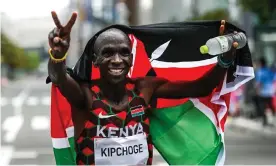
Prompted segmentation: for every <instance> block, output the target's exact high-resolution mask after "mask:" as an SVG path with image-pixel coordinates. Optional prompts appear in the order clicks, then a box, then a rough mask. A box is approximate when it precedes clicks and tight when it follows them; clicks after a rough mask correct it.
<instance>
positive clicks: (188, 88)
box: [152, 65, 227, 99]
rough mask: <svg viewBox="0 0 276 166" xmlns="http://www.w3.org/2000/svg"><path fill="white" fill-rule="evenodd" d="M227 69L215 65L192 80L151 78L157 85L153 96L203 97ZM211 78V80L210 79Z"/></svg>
mask: <svg viewBox="0 0 276 166" xmlns="http://www.w3.org/2000/svg"><path fill="white" fill-rule="evenodd" d="M226 71H227V69H225V68H222V67H220V66H219V65H216V66H215V67H214V68H213V69H211V70H210V71H209V72H208V73H206V74H205V75H204V76H203V77H201V78H199V79H197V80H194V81H174V82H172V81H169V80H165V79H162V78H156V79H155V78H153V79H152V82H153V83H152V84H154V85H157V86H156V87H155V90H154V92H153V96H154V97H157V98H167V99H170V98H176V99H178V98H186V97H192V98H193V97H205V96H208V95H209V94H210V93H211V92H212V91H213V90H214V88H215V87H216V86H217V85H218V84H219V83H220V82H221V80H223V78H224V76H225V73H226ZM210 80H213V81H210Z"/></svg>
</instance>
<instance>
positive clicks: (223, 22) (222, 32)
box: [219, 20, 225, 35]
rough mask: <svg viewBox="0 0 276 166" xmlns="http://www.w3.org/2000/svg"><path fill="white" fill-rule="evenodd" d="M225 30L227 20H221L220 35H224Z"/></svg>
mask: <svg viewBox="0 0 276 166" xmlns="http://www.w3.org/2000/svg"><path fill="white" fill-rule="evenodd" d="M224 31H225V20H221V22H220V27H219V35H223V34H224Z"/></svg>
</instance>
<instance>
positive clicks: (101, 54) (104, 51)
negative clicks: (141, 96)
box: [94, 31, 132, 84]
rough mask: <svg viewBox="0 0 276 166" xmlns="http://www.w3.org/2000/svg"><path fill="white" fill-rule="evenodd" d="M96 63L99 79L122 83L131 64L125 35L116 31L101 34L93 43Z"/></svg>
mask: <svg viewBox="0 0 276 166" xmlns="http://www.w3.org/2000/svg"><path fill="white" fill-rule="evenodd" d="M94 49H95V54H96V61H95V65H96V66H98V67H99V69H100V74H101V77H102V78H104V79H105V80H107V81H108V82H109V83H112V84H117V83H120V82H123V81H124V80H125V78H126V75H127V74H128V72H129V69H130V67H131V64H132V54H131V46H130V43H129V40H128V38H127V36H126V35H124V34H122V33H119V32H117V31H107V32H104V33H103V34H101V35H100V36H99V37H98V39H97V41H96V43H95V47H94Z"/></svg>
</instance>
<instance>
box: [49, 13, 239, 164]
mask: <svg viewBox="0 0 276 166" xmlns="http://www.w3.org/2000/svg"><path fill="white" fill-rule="evenodd" d="M52 17H53V20H54V22H55V24H56V28H55V29H54V30H52V31H51V32H50V33H49V44H50V47H51V49H50V50H49V54H50V59H49V64H48V71H49V77H50V79H51V81H52V82H53V84H55V85H57V87H58V88H59V90H60V92H61V93H62V95H63V96H64V97H65V98H66V99H67V100H68V101H69V103H70V105H71V107H74V108H77V109H72V111H73V112H72V120H73V122H74V127H75V145H76V148H75V150H76V154H77V156H76V157H77V158H76V162H77V164H78V165H83V164H85V165H93V164H94V165H151V164H152V156H153V151H152V140H151V136H150V132H149V125H148V124H149V116H148V115H149V113H150V110H151V108H152V107H153V105H151V104H150V103H151V100H152V99H153V98H167V99H178V98H186V97H204V96H208V95H209V94H210V93H211V92H212V90H213V89H214V88H215V87H216V86H217V85H218V84H219V80H222V79H223V77H224V75H225V73H226V71H227V68H228V67H229V66H230V65H231V64H232V63H231V62H233V60H234V58H235V48H236V47H237V43H233V49H232V50H231V51H229V52H228V53H226V54H225V55H224V56H219V59H218V65H216V66H215V67H214V68H213V69H212V70H211V71H210V72H208V73H207V74H206V75H205V76H203V77H201V78H200V79H197V80H195V81H190V82H187V81H177V82H171V81H169V80H166V79H163V78H157V77H142V78H136V79H130V78H128V77H127V74H128V72H129V70H130V68H131V67H132V59H133V55H132V53H131V42H130V39H129V38H128V36H127V34H125V33H124V32H122V31H121V30H119V29H114V28H111V29H107V30H105V31H103V32H102V33H100V34H99V35H98V36H97V38H96V40H95V42H94V44H93V45H91V46H90V47H91V48H92V49H93V55H89V56H92V57H93V58H92V59H93V60H92V61H91V63H93V64H94V66H95V67H97V68H99V71H100V75H101V77H100V78H99V79H97V80H93V81H92V83H91V82H80V81H77V80H75V79H74V78H72V77H71V76H70V75H69V74H68V73H67V72H66V66H65V64H64V60H65V59H66V56H67V51H68V48H69V44H70V31H71V28H72V27H73V25H74V23H75V20H76V18H77V14H76V13H73V15H72V17H71V19H70V20H69V22H68V24H67V25H66V26H62V25H61V24H60V21H59V19H58V17H57V15H56V13H55V12H52ZM220 29H221V31H222V32H223V31H224V22H222V25H221V28H220ZM208 77H216V78H218V79H216V81H212V82H210V81H209V79H208ZM207 84H208V86H206V87H208V88H206V87H205V86H201V85H207Z"/></svg>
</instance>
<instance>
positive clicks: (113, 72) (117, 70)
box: [108, 69, 124, 75]
mask: <svg viewBox="0 0 276 166" xmlns="http://www.w3.org/2000/svg"><path fill="white" fill-rule="evenodd" d="M108 72H109V73H110V74H112V75H120V74H122V73H123V72H124V69H108Z"/></svg>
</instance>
